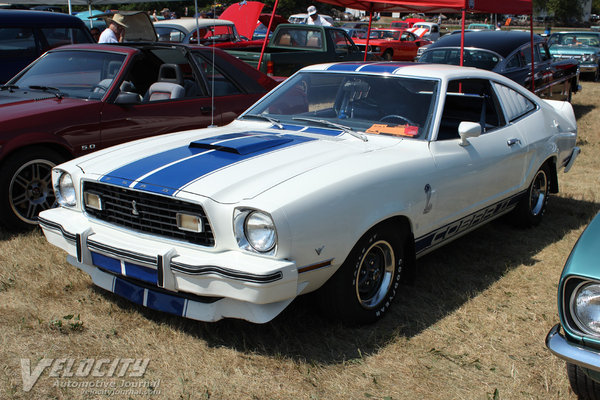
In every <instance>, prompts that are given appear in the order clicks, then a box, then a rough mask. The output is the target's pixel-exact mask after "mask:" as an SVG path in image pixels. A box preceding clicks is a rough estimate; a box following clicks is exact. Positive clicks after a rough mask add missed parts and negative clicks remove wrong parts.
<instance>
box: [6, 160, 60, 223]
mask: <svg viewBox="0 0 600 400" xmlns="http://www.w3.org/2000/svg"><path fill="white" fill-rule="evenodd" d="M63 161H64V158H63V157H62V156H60V155H59V154H58V153H56V152H55V151H52V150H50V149H42V148H34V149H27V150H23V151H20V152H18V153H15V154H14V155H12V156H10V157H9V158H8V159H7V160H6V162H5V163H4V164H3V166H2V176H1V177H0V191H1V193H2V195H1V197H0V220H1V222H2V223H3V224H4V225H5V226H6V227H7V228H8V229H11V230H23V229H28V228H32V227H34V226H35V225H37V216H38V214H39V213H40V211H43V210H46V209H48V208H51V207H53V206H54V205H55V201H56V199H55V197H54V191H53V189H52V168H53V167H54V166H55V165H57V164H60V163H61V162H63Z"/></svg>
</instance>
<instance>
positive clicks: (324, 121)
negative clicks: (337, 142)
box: [292, 117, 369, 142]
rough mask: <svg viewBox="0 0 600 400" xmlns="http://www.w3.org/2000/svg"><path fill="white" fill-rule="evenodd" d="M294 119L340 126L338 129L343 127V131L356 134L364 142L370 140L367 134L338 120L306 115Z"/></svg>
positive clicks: (332, 126)
mask: <svg viewBox="0 0 600 400" xmlns="http://www.w3.org/2000/svg"><path fill="white" fill-rule="evenodd" d="M292 119H293V120H295V121H306V122H315V123H317V124H321V125H325V126H328V127H331V128H338V129H341V130H342V131H344V132H345V133H349V134H350V135H352V136H354V137H355V138H359V139H360V140H362V141H363V142H368V141H369V139H368V138H367V136H365V135H363V134H362V133H360V132H356V131H355V130H354V129H352V128H350V127H349V126H346V125H342V124H338V123H336V122H331V121H328V120H326V119H317V118H306V117H293V118H292Z"/></svg>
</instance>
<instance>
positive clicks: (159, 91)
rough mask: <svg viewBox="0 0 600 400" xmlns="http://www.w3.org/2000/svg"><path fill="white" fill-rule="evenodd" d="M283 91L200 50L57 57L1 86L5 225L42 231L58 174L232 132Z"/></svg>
mask: <svg viewBox="0 0 600 400" xmlns="http://www.w3.org/2000/svg"><path fill="white" fill-rule="evenodd" d="M213 60H214V64H213ZM276 84H277V82H276V81H274V80H273V79H271V78H269V77H268V76H266V75H264V74H263V73H261V72H259V71H257V70H255V69H253V68H251V67H250V66H248V65H247V64H245V63H243V62H242V61H239V60H237V59H236V58H234V57H232V56H230V55H228V54H227V53H225V52H223V51H221V50H219V49H213V48H207V47H201V46H190V45H175V44H160V43H139V44H132V43H128V44H126V45H98V44H92V45H71V46H64V47H61V48H58V49H54V50H51V51H49V52H48V53H46V54H45V55H43V56H42V57H40V58H39V59H38V60H36V61H35V62H34V63H33V64H31V65H30V66H29V67H28V68H26V69H25V70H23V71H22V72H21V73H19V74H18V75H17V76H15V77H14V78H13V79H11V80H10V81H9V82H7V84H6V85H3V86H0V124H1V126H2V130H1V131H0V163H1V164H2V165H1V168H2V174H1V176H0V193H1V197H0V221H1V222H2V223H3V224H4V225H5V226H6V227H8V228H9V229H13V230H14V229H23V228H27V227H30V226H32V225H35V224H36V223H37V214H38V213H39V212H40V211H41V210H44V209H47V208H49V207H52V206H53V204H54V201H55V198H54V193H53V190H52V184H51V179H50V171H51V169H52V167H53V166H54V165H57V164H59V163H61V162H63V161H66V160H67V159H70V158H73V157H76V156H80V155H84V154H87V153H89V152H92V151H94V150H98V149H102V148H105V147H108V146H112V145H115V144H118V143H123V142H126V141H130V140H134V139H140V138H144V137H148V136H154V135H160V134H163V133H168V132H174V131H180V130H185V129H192V128H202V127H206V126H209V125H224V124H227V123H228V122H230V121H232V120H233V119H234V118H235V117H236V116H237V115H238V114H240V113H241V112H242V111H244V110H245V109H246V108H248V107H249V106H250V105H251V104H253V103H254V102H255V101H256V100H258V99H259V98H260V97H261V96H262V95H264V94H265V93H266V92H267V91H269V90H270V89H271V88H273V87H275V86H276Z"/></svg>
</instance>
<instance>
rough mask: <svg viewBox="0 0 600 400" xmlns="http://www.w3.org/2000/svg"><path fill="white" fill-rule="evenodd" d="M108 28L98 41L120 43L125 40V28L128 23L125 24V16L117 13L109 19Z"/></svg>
mask: <svg viewBox="0 0 600 400" xmlns="http://www.w3.org/2000/svg"><path fill="white" fill-rule="evenodd" d="M109 21H110V22H109V23H108V28H106V29H105V30H104V31H103V32H102V34H101V35H100V38H99V39H98V43H119V42H122V41H123V34H124V33H125V29H126V28H127V25H126V24H125V22H124V21H125V17H123V16H122V15H121V14H115V15H113V17H112V18H111V19H110V20H109Z"/></svg>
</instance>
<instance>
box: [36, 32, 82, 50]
mask: <svg viewBox="0 0 600 400" xmlns="http://www.w3.org/2000/svg"><path fill="white" fill-rule="evenodd" d="M41 31H42V34H43V35H44V37H45V38H46V41H47V42H48V46H49V48H50V49H53V48H55V47H58V46H64V45H66V44H73V43H89V39H87V36H86V35H85V34H84V33H83V32H82V31H81V29H77V28H42V29H41Z"/></svg>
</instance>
